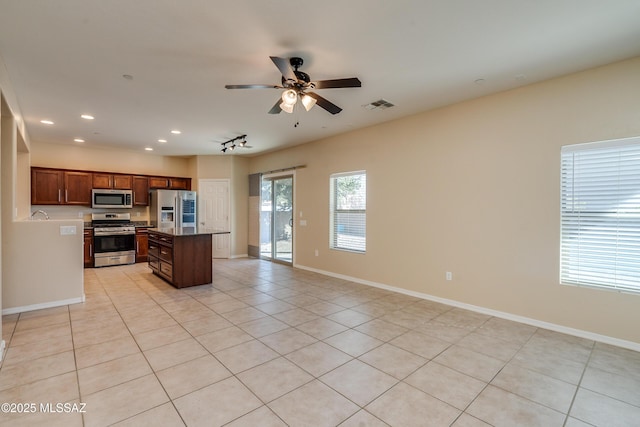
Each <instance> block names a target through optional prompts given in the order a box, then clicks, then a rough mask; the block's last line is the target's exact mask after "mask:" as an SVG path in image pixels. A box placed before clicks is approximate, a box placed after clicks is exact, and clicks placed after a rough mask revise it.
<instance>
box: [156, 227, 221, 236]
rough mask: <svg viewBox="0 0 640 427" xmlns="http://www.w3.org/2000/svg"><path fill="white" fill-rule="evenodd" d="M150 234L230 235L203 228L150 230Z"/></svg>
mask: <svg viewBox="0 0 640 427" xmlns="http://www.w3.org/2000/svg"><path fill="white" fill-rule="evenodd" d="M149 231H150V232H156V233H162V234H168V235H170V236H178V237H179V236H198V235H202V234H230V233H231V232H230V231H227V230H221V229H217V228H205V227H178V228H150V229H149Z"/></svg>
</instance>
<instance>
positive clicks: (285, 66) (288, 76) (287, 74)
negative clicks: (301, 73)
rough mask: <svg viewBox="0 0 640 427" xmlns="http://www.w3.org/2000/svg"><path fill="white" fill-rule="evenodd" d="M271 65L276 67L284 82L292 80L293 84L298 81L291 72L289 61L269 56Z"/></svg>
mask: <svg viewBox="0 0 640 427" xmlns="http://www.w3.org/2000/svg"><path fill="white" fill-rule="evenodd" d="M269 58H271V60H272V61H273V63H274V64H275V65H276V67H278V70H280V73H281V74H282V76H283V77H284V78H285V80H293V81H294V82H297V81H298V78H297V77H296V74H295V73H294V72H293V68H291V64H289V60H288V59H287V58H278V57H277V56H270V57H269Z"/></svg>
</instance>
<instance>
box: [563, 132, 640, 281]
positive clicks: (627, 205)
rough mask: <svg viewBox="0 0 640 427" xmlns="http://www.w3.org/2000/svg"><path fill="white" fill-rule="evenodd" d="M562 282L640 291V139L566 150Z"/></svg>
mask: <svg viewBox="0 0 640 427" xmlns="http://www.w3.org/2000/svg"><path fill="white" fill-rule="evenodd" d="M561 163H562V166H561V175H562V176H561V207H560V209H561V250H560V282H561V283H565V284H574V285H587V286H596V287H600V288H607V289H613V290H618V291H630V292H640V138H628V139H624V140H615V141H604V142H597V143H589V144H578V145H571V146H565V147H563V148H562V162H561Z"/></svg>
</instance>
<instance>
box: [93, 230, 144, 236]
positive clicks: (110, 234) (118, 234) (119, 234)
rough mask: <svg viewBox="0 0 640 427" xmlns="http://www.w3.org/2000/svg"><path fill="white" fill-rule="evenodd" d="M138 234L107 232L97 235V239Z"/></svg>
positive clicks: (131, 232)
mask: <svg viewBox="0 0 640 427" xmlns="http://www.w3.org/2000/svg"><path fill="white" fill-rule="evenodd" d="M135 234H136V232H135V231H107V232H104V233H95V234H94V236H96V237H105V236H107V237H108V236H129V235H130V236H134V235H135Z"/></svg>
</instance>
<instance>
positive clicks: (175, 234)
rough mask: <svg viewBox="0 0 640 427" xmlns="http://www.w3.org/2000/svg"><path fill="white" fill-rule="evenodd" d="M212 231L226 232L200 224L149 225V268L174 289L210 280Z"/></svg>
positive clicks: (211, 278)
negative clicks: (187, 225) (183, 225)
mask: <svg viewBox="0 0 640 427" xmlns="http://www.w3.org/2000/svg"><path fill="white" fill-rule="evenodd" d="M214 234H229V231H223V230H216V229H212V228H202V227H182V228H150V229H149V267H150V268H151V270H152V271H153V273H154V274H156V275H157V276H159V277H161V278H163V279H164V280H166V281H167V282H169V283H170V284H172V285H173V286H175V287H176V288H185V287H187V286H197V285H205V284H208V283H211V282H212V280H213V259H212V256H211V255H212V247H211V246H212V238H211V236H212V235H214Z"/></svg>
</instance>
